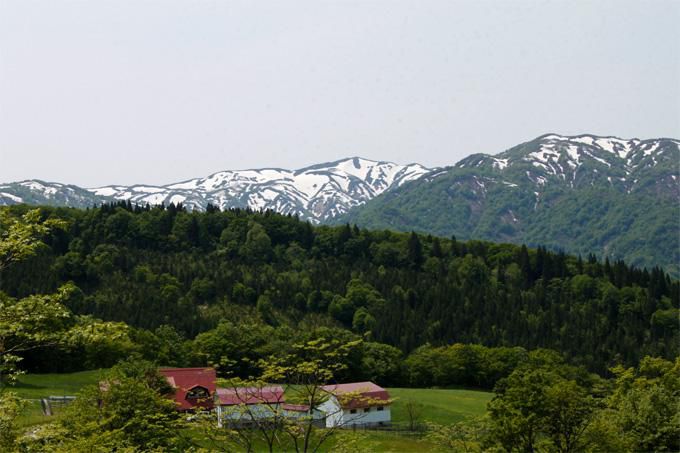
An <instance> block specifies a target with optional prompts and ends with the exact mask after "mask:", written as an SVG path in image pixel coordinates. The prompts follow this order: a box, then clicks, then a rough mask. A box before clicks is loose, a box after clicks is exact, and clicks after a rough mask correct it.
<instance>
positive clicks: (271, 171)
mask: <svg viewBox="0 0 680 453" xmlns="http://www.w3.org/2000/svg"><path fill="white" fill-rule="evenodd" d="M114 200H130V201H131V202H133V203H137V204H142V205H143V204H147V203H148V204H150V205H155V204H160V203H165V204H166V205H167V204H169V203H183V204H184V206H186V207H188V208H189V209H199V210H202V209H205V207H206V206H207V205H208V204H209V203H210V204H213V205H215V206H218V207H220V208H222V209H224V208H229V207H241V208H246V207H248V208H251V209H255V210H259V209H263V210H264V209H272V210H275V211H278V212H281V213H284V214H288V213H291V214H298V215H299V216H300V217H301V218H303V219H308V220H310V221H312V222H313V223H340V222H350V223H356V224H358V225H359V226H362V227H369V228H390V229H396V230H402V231H410V230H415V231H419V232H428V233H432V234H436V235H440V236H451V235H455V236H456V237H458V238H460V239H485V240H491V241H498V242H512V243H526V244H529V245H534V246H535V245H546V246H547V247H549V248H552V249H563V250H565V251H567V252H570V253H580V254H583V255H584V256H585V255H587V254H589V253H595V254H596V255H597V256H598V257H600V258H603V257H609V258H611V259H619V258H623V259H625V260H626V261H627V262H629V263H631V264H634V265H637V266H647V267H651V266H654V265H661V266H663V267H664V268H665V269H666V270H667V271H668V272H670V273H671V274H673V275H675V276H678V275H680V243H679V238H680V141H679V140H676V139H670V138H656V139H648V140H639V139H630V140H626V139H620V138H616V137H599V136H594V135H579V136H571V137H567V136H562V135H557V134H547V135H543V136H541V137H538V138H536V139H534V140H531V141H528V142H526V143H522V144H520V145H517V146H515V147H513V148H510V149H508V150H507V151H504V152H502V153H500V154H497V155H494V156H491V155H487V154H473V155H471V156H469V157H467V158H465V159H463V160H461V161H460V162H458V163H457V164H455V165H453V166H452V167H447V168H439V169H428V168H426V167H424V166H422V165H419V164H409V165H398V164H394V163H391V162H376V161H372V160H368V159H362V158H359V157H353V158H348V159H343V160H339V161H336V162H330V163H323V164H318V165H313V166H311V167H306V168H302V169H300V170H283V169H276V168H267V169H259V170H235V171H221V172H219V173H215V174H213V175H210V176H208V177H206V178H196V179H191V180H188V181H183V182H178V183H173V184H168V185H163V186H156V185H142V184H140V185H133V186H122V185H112V186H104V187H97V188H90V189H83V188H80V187H77V186H73V185H65V184H60V183H48V182H44V181H38V180H28V181H21V182H15V183H9V184H0V205H3V204H4V205H9V204H16V203H29V204H43V205H56V206H73V207H87V206H93V205H95V204H99V203H102V202H108V201H114Z"/></svg>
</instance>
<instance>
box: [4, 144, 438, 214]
mask: <svg viewBox="0 0 680 453" xmlns="http://www.w3.org/2000/svg"><path fill="white" fill-rule="evenodd" d="M428 171H430V170H429V169H427V168H425V167H423V166H422V165H419V164H409V165H398V164H395V163H392V162H376V161H372V160H368V159H362V158H359V157H353V158H348V159H342V160H339V161H336V162H330V163H324V164H318V165H313V166H310V167H306V168H302V169H299V170H284V169H279V168H264V169H259V170H233V171H231V170H229V171H221V172H218V173H215V174H212V175H210V176H208V177H205V178H195V179H190V180H188V181H183V182H178V183H173V184H167V185H163V186H155V185H143V184H140V185H133V186H121V185H111V186H103V187H97V188H91V189H85V190H84V189H80V188H78V187H75V186H66V185H63V184H58V183H46V182H43V181H34V180H31V181H22V182H18V183H11V184H5V185H0V205H2V204H15V203H21V202H30V203H34V204H52V205H54V204H56V205H68V206H75V207H83V206H92V205H93V204H95V203H98V202H102V201H110V200H130V201H131V202H132V203H136V204H141V205H144V204H147V203H148V204H150V205H156V204H161V203H165V204H166V205H167V204H169V203H175V204H177V203H182V204H183V205H184V206H186V207H187V208H189V209H198V210H203V209H205V208H206V206H207V205H208V204H212V205H214V206H218V207H220V208H221V209H225V208H232V207H241V208H251V209H254V210H266V209H271V210H274V211H277V212H280V213H283V214H289V213H290V214H298V215H300V217H301V218H304V219H308V220H311V221H312V222H315V223H318V222H322V221H324V220H328V219H330V218H333V217H336V216H338V215H340V214H343V213H345V212H347V211H348V210H349V209H351V208H353V207H355V206H358V205H360V204H362V203H365V202H366V201H368V200H370V199H371V198H374V197H375V196H377V195H380V194H381V193H383V192H385V191H387V190H390V189H392V188H394V187H398V186H400V185H402V184H403V183H405V182H408V181H412V180H414V179H417V178H419V177H420V176H422V175H423V174H425V173H427V172H428Z"/></svg>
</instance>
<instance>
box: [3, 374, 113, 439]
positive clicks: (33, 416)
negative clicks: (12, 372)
mask: <svg viewBox="0 0 680 453" xmlns="http://www.w3.org/2000/svg"><path fill="white" fill-rule="evenodd" d="M101 374H102V371H101V370H92V371H80V372H78V373H64V374H25V375H23V376H20V378H19V381H18V382H17V384H16V385H14V386H11V387H8V388H7V390H8V391H10V392H14V393H16V394H17V395H19V396H20V397H22V398H25V399H26V400H28V405H27V407H26V409H25V410H24V413H23V414H22V416H21V419H20V423H21V424H22V425H24V426H30V425H37V424H40V423H47V422H49V421H52V420H54V419H55V417H58V410H57V409H55V416H54V417H46V416H44V415H43V413H42V408H41V406H40V399H41V398H47V397H49V396H66V395H75V394H76V393H78V391H79V390H80V389H81V388H83V387H84V386H85V385H88V384H94V383H96V382H97V381H99V377H100V376H101Z"/></svg>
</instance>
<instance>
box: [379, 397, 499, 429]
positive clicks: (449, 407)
mask: <svg viewBox="0 0 680 453" xmlns="http://www.w3.org/2000/svg"><path fill="white" fill-rule="evenodd" d="M388 390H389V392H390V396H391V397H392V398H393V399H394V403H393V404H392V421H393V422H395V423H406V422H408V416H407V414H406V404H407V402H408V401H409V400H411V401H414V402H416V403H418V404H420V405H422V406H421V410H422V415H421V420H422V421H428V422H434V423H439V424H442V425H446V424H452V423H456V422H460V421H463V420H465V419H468V418H472V417H478V416H480V415H484V413H485V412H486V403H488V402H489V401H490V400H491V398H492V397H493V393H491V392H484V391H480V390H458V389H454V390H443V389H408V388H391V389H388Z"/></svg>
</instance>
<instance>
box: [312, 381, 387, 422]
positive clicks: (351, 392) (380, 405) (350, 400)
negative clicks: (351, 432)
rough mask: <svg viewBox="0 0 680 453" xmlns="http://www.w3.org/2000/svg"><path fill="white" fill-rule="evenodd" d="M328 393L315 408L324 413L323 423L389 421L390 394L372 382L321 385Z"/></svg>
mask: <svg viewBox="0 0 680 453" xmlns="http://www.w3.org/2000/svg"><path fill="white" fill-rule="evenodd" d="M322 389H323V390H324V391H325V392H326V393H328V395H329V397H328V399H327V400H326V401H324V402H323V403H322V404H321V405H319V410H321V411H323V412H324V413H325V414H326V427H328V428H332V427H337V426H352V425H387V424H389V423H390V421H391V414H390V403H391V400H390V395H389V393H388V392H387V390H385V389H384V388H382V387H380V386H378V385H376V384H374V383H373V382H352V383H349V384H336V385H325V386H323V387H322Z"/></svg>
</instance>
